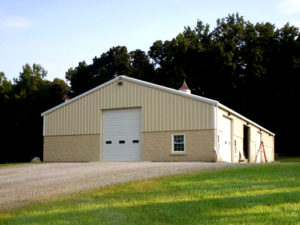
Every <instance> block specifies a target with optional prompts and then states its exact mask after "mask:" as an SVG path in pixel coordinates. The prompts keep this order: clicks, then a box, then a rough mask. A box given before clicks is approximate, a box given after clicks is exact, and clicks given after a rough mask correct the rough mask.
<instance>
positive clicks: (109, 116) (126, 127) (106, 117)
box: [102, 109, 141, 161]
mask: <svg viewBox="0 0 300 225" xmlns="http://www.w3.org/2000/svg"><path fill="white" fill-rule="evenodd" d="M102 156H103V161H140V159H141V109H116V110H105V111H103V154H102Z"/></svg>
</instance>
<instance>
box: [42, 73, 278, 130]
mask: <svg viewBox="0 0 300 225" xmlns="http://www.w3.org/2000/svg"><path fill="white" fill-rule="evenodd" d="M117 80H120V81H121V80H124V81H129V82H133V83H136V84H140V85H143V86H146V87H150V88H154V89H158V90H161V91H165V92H169V93H171V94H176V95H181V96H183V97H186V98H190V99H194V100H196V101H200V102H204V103H207V104H211V105H214V106H216V107H221V108H223V109H225V110H226V111H228V112H230V113H232V114H233V115H235V116H237V117H239V118H241V119H243V120H245V121H246V122H248V123H250V124H253V125H254V126H256V127H258V128H259V129H261V130H264V131H266V132H267V133H269V134H271V135H273V136H275V134H274V133H272V132H271V131H269V130H267V129H265V128H264V127H262V126H260V125H258V124H257V123H255V122H253V121H251V120H249V119H248V118H246V117H244V116H242V115H241V114H239V113H237V112H235V111H234V110H232V109H230V108H228V107H227V106H225V105H223V104H221V103H220V102H219V101H216V100H213V99H209V98H205V97H202V96H199V95H194V94H188V93H186V92H182V91H179V90H176V89H173V88H168V87H165V86H162V85H158V84H153V83H150V82H147V81H143V80H139V79H135V78H132V77H127V76H125V75H120V76H117V77H115V78H114V79H111V80H109V81H107V82H105V83H103V84H101V85H99V86H97V87H95V88H93V89H91V90H89V91H86V92H84V93H82V94H80V95H78V96H76V97H74V98H72V99H70V100H68V101H66V102H63V103H61V104H59V105H57V106H55V107H53V108H51V109H49V110H47V111H45V112H43V113H42V114H41V116H45V115H47V114H49V113H51V112H53V111H55V110H57V109H59V108H61V107H63V106H65V105H68V104H70V103H72V102H74V101H76V100H78V99H80V98H82V97H84V96H86V95H89V94H91V93H93V92H95V91H97V90H99V89H101V88H103V87H105V86H107V85H109V84H111V83H113V82H115V81H117Z"/></svg>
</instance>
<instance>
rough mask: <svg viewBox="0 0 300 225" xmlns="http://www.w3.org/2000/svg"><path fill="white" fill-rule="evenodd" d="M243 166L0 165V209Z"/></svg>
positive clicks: (137, 164) (199, 164)
mask: <svg viewBox="0 0 300 225" xmlns="http://www.w3.org/2000/svg"><path fill="white" fill-rule="evenodd" d="M241 165H242V164H229V163H202V162H201V163H200V162H157V163H154V162H130V163H43V164H28V165H18V166H7V167H0V211H3V210H8V209H12V208H16V207H19V206H23V205H26V204H30V203H33V202H36V201H40V200H47V199H49V198H50V197H51V199H53V198H57V197H59V196H63V195H66V194H72V193H78V192H81V191H86V190H91V189H95V188H98V187H104V186H108V185H115V184H120V183H126V182H130V181H137V180H143V179H147V178H153V177H160V176H167V175H174V174H183V173H191V172H199V171H203V170H207V169H220V168H226V167H228V168H230V167H238V166H241ZM244 165H245V164H244Z"/></svg>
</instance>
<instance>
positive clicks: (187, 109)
mask: <svg viewBox="0 0 300 225" xmlns="http://www.w3.org/2000/svg"><path fill="white" fill-rule="evenodd" d="M129 107H142V122H143V124H142V130H143V131H144V132H149V131H170V130H201V129H212V126H211V124H212V110H213V107H212V105H210V104H207V103H202V102H199V101H197V100H193V99H190V98H186V97H184V96H180V95H176V94H171V93H169V92H165V91H161V90H158V89H154V88H150V87H147V86H143V85H140V84H136V83H132V82H129V81H123V85H122V86H119V85H117V81H116V82H113V83H111V84H109V85H107V86H105V87H103V88H101V89H99V90H97V91H95V92H93V93H90V94H88V95H86V96H83V97H82V98H80V99H78V100H76V101H74V102H71V103H70V104H67V105H64V106H63V107H62V108H59V109H57V110H55V111H53V112H51V113H49V114H47V115H45V117H46V128H45V136H52V135H78V134H99V133H101V131H102V125H101V121H102V111H101V110H102V109H112V108H129Z"/></svg>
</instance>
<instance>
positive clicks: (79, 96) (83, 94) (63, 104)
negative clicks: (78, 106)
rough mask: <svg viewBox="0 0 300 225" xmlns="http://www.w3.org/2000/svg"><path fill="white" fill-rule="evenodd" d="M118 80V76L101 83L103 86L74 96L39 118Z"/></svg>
mask: <svg viewBox="0 0 300 225" xmlns="http://www.w3.org/2000/svg"><path fill="white" fill-rule="evenodd" d="M119 79H120V76H119V77H116V78H114V79H111V80H109V81H107V82H105V83H103V84H101V85H99V86H97V87H95V88H93V89H91V90H89V91H87V92H84V93H82V94H80V95H78V96H76V97H74V98H72V99H70V100H68V101H66V102H63V103H61V104H59V105H57V106H55V107H53V108H51V109H48V110H47V111H45V112H43V113H42V114H41V116H45V115H46V114H49V113H51V112H53V111H55V110H57V109H59V108H61V107H63V106H65V105H67V104H70V103H72V102H74V101H76V100H78V99H79V98H82V97H84V96H86V95H89V94H91V93H92V92H94V91H97V90H99V89H100V88H103V87H104V86H106V85H109V84H111V83H113V82H114V81H116V80H119Z"/></svg>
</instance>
